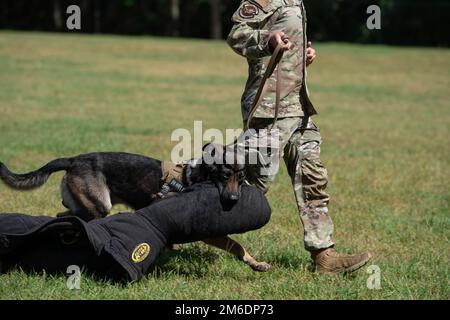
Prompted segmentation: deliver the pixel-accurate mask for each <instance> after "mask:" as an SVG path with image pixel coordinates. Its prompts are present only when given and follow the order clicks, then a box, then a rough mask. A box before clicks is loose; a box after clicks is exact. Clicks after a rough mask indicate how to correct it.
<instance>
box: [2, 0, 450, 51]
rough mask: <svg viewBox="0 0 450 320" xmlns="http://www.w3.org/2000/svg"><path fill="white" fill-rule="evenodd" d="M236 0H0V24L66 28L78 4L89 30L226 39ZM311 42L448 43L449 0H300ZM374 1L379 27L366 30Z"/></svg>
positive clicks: (238, 1)
mask: <svg viewBox="0 0 450 320" xmlns="http://www.w3.org/2000/svg"><path fill="white" fill-rule="evenodd" d="M240 2H241V0H0V10H1V12H0V28H2V29H19V30H43V31H60V32H63V31H67V29H66V19H67V17H68V14H67V13H66V8H67V7H68V6H69V5H72V4H76V5H79V6H80V8H81V14H82V18H81V21H82V30H81V31H80V32H88V33H113V34H137V35H142V34H149V35H158V36H176V37H198V38H215V39H218V38H225V37H226V36H227V33H228V31H229V30H230V28H231V25H232V23H231V20H230V18H231V16H232V14H233V12H234V11H235V10H236V9H237V7H238V6H239V4H240ZM304 3H305V6H306V8H307V13H308V24H309V26H308V36H309V37H310V38H311V39H312V40H315V41H346V42H360V43H386V44H399V45H426V46H448V45H449V42H450V41H449V38H450V23H449V21H450V0H426V1H425V0H304ZM372 4H377V5H379V6H380V7H381V12H382V29H381V30H368V29H367V27H366V20H367V18H368V16H369V15H368V14H367V13H366V10H367V7H368V6H369V5H372Z"/></svg>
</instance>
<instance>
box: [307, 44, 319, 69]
mask: <svg viewBox="0 0 450 320" xmlns="http://www.w3.org/2000/svg"><path fill="white" fill-rule="evenodd" d="M311 45H312V43H311V41H308V43H307V45H306V66H309V65H310V64H311V63H313V62H314V60H315V59H316V56H317V54H316V50H315V49H314V48H313V47H312V46H311Z"/></svg>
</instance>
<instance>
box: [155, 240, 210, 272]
mask: <svg viewBox="0 0 450 320" xmlns="http://www.w3.org/2000/svg"><path fill="white" fill-rule="evenodd" d="M218 258H219V254H218V253H215V252H213V251H211V250H202V249H199V248H198V247H187V248H183V247H182V248H181V249H180V250H178V251H170V250H166V251H165V252H164V253H163V254H162V255H161V256H160V257H159V258H158V259H157V260H156V262H155V263H154V264H153V265H152V267H151V268H150V270H149V272H148V273H149V274H152V275H153V276H155V277H157V278H161V277H164V276H167V275H168V274H172V273H176V274H178V275H181V276H186V277H190V278H202V277H204V276H206V275H207V274H208V273H209V272H210V271H209V269H210V267H211V265H212V264H213V263H214V262H215V261H216V260H217V259H218Z"/></svg>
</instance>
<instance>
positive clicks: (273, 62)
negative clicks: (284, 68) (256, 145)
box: [244, 44, 284, 131]
mask: <svg viewBox="0 0 450 320" xmlns="http://www.w3.org/2000/svg"><path fill="white" fill-rule="evenodd" d="M283 53H284V52H283V50H281V45H280V44H278V46H277V47H276V48H275V50H274V52H273V54H272V56H271V58H270V61H269V64H268V65H267V69H266V72H265V73H264V76H263V78H262V80H261V83H260V85H259V87H258V91H257V92H256V96H255V99H254V100H253V104H252V107H251V109H250V113H249V116H248V119H247V124H246V125H245V128H244V131H247V130H248V129H250V125H251V122H252V121H253V117H254V115H255V113H256V110H258V107H259V106H260V105H261V100H262V98H263V96H264V95H265V92H266V90H267V87H266V82H267V79H269V78H270V77H271V76H272V74H273V72H274V70H275V68H276V67H277V65H278V63H279V62H280V60H281V58H282V57H283ZM280 74H281V70H280V68H277V73H276V80H277V83H276V97H275V117H274V120H273V123H272V126H271V128H270V130H272V129H273V127H274V126H275V123H276V122H277V120H278V113H279V111H280V100H281V81H280V80H281V77H280Z"/></svg>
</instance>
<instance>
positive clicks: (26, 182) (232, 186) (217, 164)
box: [0, 146, 270, 271]
mask: <svg viewBox="0 0 450 320" xmlns="http://www.w3.org/2000/svg"><path fill="white" fill-rule="evenodd" d="M205 149H207V146H205V148H204V150H205ZM217 149H218V148H217V146H214V148H213V150H217ZM229 149H230V148H229V147H228V148H227V147H222V148H220V158H221V159H222V160H223V161H214V162H211V161H205V160H206V159H205V152H204V156H203V157H202V161H191V162H188V163H187V164H186V165H184V166H183V167H182V172H181V180H182V181H181V183H182V184H183V186H184V187H187V188H189V187H190V186H192V185H193V184H195V183H198V182H204V181H211V182H213V183H215V184H216V186H217V187H218V188H219V192H220V194H221V199H222V201H224V202H233V201H237V200H238V199H239V192H240V186H241V185H242V183H243V182H244V179H245V174H244V171H245V165H244V164H243V162H242V163H240V162H239V161H232V162H230V161H227V159H229V156H228V155H227V153H229ZM222 150H223V151H222ZM216 152H217V151H213V152H212V153H210V155H212V156H213V157H214V159H217V154H215V153H216ZM235 157H236V155H235V154H234V155H233V159H236V158H235ZM57 171H66V174H65V176H64V177H63V179H62V182H61V196H62V204H63V205H64V206H65V207H66V208H67V209H68V211H67V212H65V213H64V214H71V215H76V216H78V217H80V218H81V219H83V220H85V221H89V220H92V219H96V218H102V217H105V216H106V215H108V214H109V212H110V210H111V209H112V207H113V205H115V204H119V203H122V204H126V205H129V206H130V207H132V208H133V209H135V210H138V209H141V208H144V207H147V206H149V205H150V204H151V203H152V202H153V201H154V200H156V199H158V196H157V195H158V193H159V192H160V191H161V187H162V183H163V182H162V179H161V178H162V175H163V172H162V162H161V161H160V160H157V159H153V158H150V157H146V156H142V155H136V154H129V153H123V152H97V153H89V154H82V155H79V156H75V157H71V158H59V159H55V160H52V161H50V162H49V163H47V164H46V165H45V166H43V167H42V168H40V169H38V170H36V171H32V172H29V173H25V174H16V173H13V172H11V171H10V170H9V169H8V168H7V167H6V166H5V165H4V164H3V163H1V162H0V178H1V179H2V180H3V181H4V182H5V183H6V185H8V186H9V187H11V188H13V189H19V190H30V189H35V188H38V187H40V186H42V185H43V184H45V182H46V181H47V180H48V178H49V176H50V175H51V174H52V173H54V172H57ZM204 242H205V243H207V244H210V245H213V246H215V247H218V248H220V249H223V250H226V251H228V252H231V253H232V254H234V255H235V256H237V257H238V258H239V259H240V260H242V261H244V262H245V263H246V264H248V265H250V267H252V268H253V269H254V270H257V271H267V270H268V269H269V268H270V265H268V264H267V263H265V262H258V261H256V260H255V259H254V258H253V257H251V256H250V255H249V254H248V252H247V251H246V250H245V249H244V248H243V247H242V246H241V245H240V244H238V243H237V242H235V241H233V240H232V239H230V238H229V237H224V238H218V239H205V240H204Z"/></svg>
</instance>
